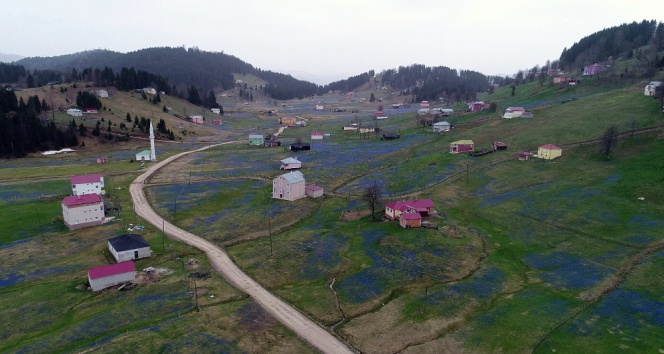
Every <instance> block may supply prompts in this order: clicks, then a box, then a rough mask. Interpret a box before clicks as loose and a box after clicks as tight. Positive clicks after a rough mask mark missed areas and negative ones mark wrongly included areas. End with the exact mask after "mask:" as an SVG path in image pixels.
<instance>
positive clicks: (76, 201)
mask: <svg viewBox="0 0 664 354" xmlns="http://www.w3.org/2000/svg"><path fill="white" fill-rule="evenodd" d="M62 219H63V220H64V222H65V225H66V226H67V227H68V228H69V230H77V229H82V228H84V227H91V226H97V225H101V224H103V223H104V203H103V202H102V200H101V197H100V196H99V195H97V194H83V195H72V196H69V197H65V198H64V199H63V200H62Z"/></svg>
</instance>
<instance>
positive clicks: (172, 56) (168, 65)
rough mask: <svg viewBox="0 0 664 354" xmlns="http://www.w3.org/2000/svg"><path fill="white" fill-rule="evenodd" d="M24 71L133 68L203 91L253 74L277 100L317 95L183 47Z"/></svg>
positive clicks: (95, 56)
mask: <svg viewBox="0 0 664 354" xmlns="http://www.w3.org/2000/svg"><path fill="white" fill-rule="evenodd" d="M17 64H20V65H23V66H24V67H25V68H26V69H27V70H29V71H32V70H57V71H61V72H63V73H65V75H68V73H71V72H72V70H73V69H76V70H78V71H81V70H84V69H85V68H104V67H109V68H111V69H113V70H114V71H119V70H120V69H121V68H122V67H127V68H130V67H134V68H135V69H136V70H144V71H148V72H151V73H154V74H157V75H161V76H165V77H167V78H168V80H169V81H170V82H171V83H174V84H177V85H181V86H185V87H188V86H191V85H194V86H197V87H199V88H201V89H203V90H204V91H208V90H211V89H221V90H225V89H230V88H232V87H233V86H234V84H235V82H234V80H233V74H234V73H235V74H253V75H255V76H257V77H259V78H261V79H263V80H265V81H267V82H269V83H270V85H269V87H268V88H264V89H266V91H267V93H268V94H270V95H271V96H272V97H274V98H277V99H289V98H294V97H305V96H311V95H313V94H314V93H316V89H317V86H316V85H315V84H312V83H309V82H306V81H301V80H297V79H295V78H293V77H292V76H290V75H284V74H280V73H275V72H272V71H266V70H261V69H257V68H254V67H253V66H252V65H250V64H248V63H245V62H244V61H242V60H240V59H238V58H236V57H234V56H231V55H228V54H224V53H220V52H206V51H202V50H199V49H198V48H189V49H185V48H182V47H178V48H171V47H161V48H147V49H141V50H138V51H135V52H129V53H126V54H123V53H118V52H113V51H108V50H92V51H85V52H80V53H75V54H68V55H61V56H57V57H48V58H44V57H35V58H24V59H21V60H19V61H18V62H17Z"/></svg>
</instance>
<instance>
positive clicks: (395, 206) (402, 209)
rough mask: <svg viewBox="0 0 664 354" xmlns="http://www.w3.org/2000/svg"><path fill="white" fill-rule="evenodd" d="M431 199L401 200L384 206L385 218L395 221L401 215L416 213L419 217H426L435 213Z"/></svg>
mask: <svg viewBox="0 0 664 354" xmlns="http://www.w3.org/2000/svg"><path fill="white" fill-rule="evenodd" d="M434 208H435V205H434V203H433V201H432V200H431V199H416V200H403V201H399V202H392V203H389V204H387V205H386V206H385V217H386V218H388V219H390V220H397V219H399V218H400V216H401V214H410V213H417V214H418V215H419V216H420V217H427V216H429V215H431V214H433V213H435V212H436V210H435V209H434Z"/></svg>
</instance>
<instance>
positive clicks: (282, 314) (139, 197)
mask: <svg viewBox="0 0 664 354" xmlns="http://www.w3.org/2000/svg"><path fill="white" fill-rule="evenodd" d="M228 143H230V142H227V143H223V144H228ZM218 145H221V144H215V145H210V146H206V147H203V148H201V149H197V150H192V151H187V152H183V153H180V154H177V155H175V156H171V157H169V158H167V159H165V160H164V161H161V162H158V163H156V164H154V165H151V166H150V167H149V168H148V169H147V170H146V171H145V173H143V174H141V175H140V176H138V177H137V178H136V179H135V180H134V181H133V182H132V184H131V186H130V187H129V191H130V193H131V197H132V199H133V201H134V210H135V211H136V214H137V215H138V216H140V217H142V218H143V219H145V220H146V221H147V222H149V223H150V224H152V225H154V226H155V227H157V228H162V226H163V229H164V233H165V234H166V235H168V237H170V238H172V239H174V240H178V241H182V242H184V243H187V244H189V245H191V246H194V247H196V248H198V249H200V250H201V251H203V252H205V254H206V255H207V256H208V258H209V259H210V263H211V264H212V267H214V269H215V270H216V271H217V272H218V273H219V274H221V275H222V276H223V277H224V278H225V279H226V280H227V281H228V282H229V283H230V284H232V285H233V286H234V287H236V288H237V289H239V290H240V291H243V292H245V293H246V294H248V295H249V296H251V297H252V298H253V299H254V301H256V302H257V303H259V304H260V305H261V306H262V307H263V308H264V309H265V310H266V311H268V312H269V313H270V314H271V315H272V316H273V317H275V318H276V319H277V320H279V321H280V322H281V323H283V324H284V325H285V326H286V327H288V328H290V329H291V330H292V331H293V332H295V333H296V334H297V335H298V336H299V337H300V338H302V339H303V340H305V341H307V342H308V343H309V344H311V345H312V346H313V347H315V348H317V349H318V350H320V351H321V352H323V353H353V351H351V350H350V349H349V348H348V347H347V346H346V345H345V344H344V343H343V342H341V341H340V340H339V339H337V338H336V337H335V336H333V335H332V334H331V333H329V332H328V331H326V330H325V329H323V328H322V327H320V326H319V325H317V324H316V323H315V322H313V321H312V320H311V319H309V318H308V317H307V316H305V315H303V314H302V313H301V312H300V311H298V310H296V309H295V308H294V307H292V306H291V305H289V304H288V303H286V302H284V301H283V300H281V299H279V298H278V297H276V296H274V295H273V294H272V293H270V292H269V291H267V290H266V289H264V288H263V287H262V286H261V285H260V284H258V283H257V282H256V281H254V280H253V279H251V278H250V277H249V276H248V275H246V274H245V273H244V272H243V271H242V270H241V269H240V268H239V267H238V266H237V265H236V264H235V263H234V262H233V261H232V260H231V259H230V257H229V256H228V254H226V252H225V251H224V250H222V249H221V248H219V247H217V246H216V245H214V244H213V243H211V242H209V241H207V240H205V239H203V238H201V237H198V236H196V235H194V234H192V233H190V232H187V231H185V230H182V229H180V228H178V227H176V226H175V225H173V224H171V223H169V222H168V221H166V220H164V219H163V218H162V217H161V216H159V215H158V214H157V213H156V212H155V211H154V210H153V209H152V207H151V206H150V204H149V203H148V201H147V199H146V198H145V195H144V194H143V186H144V183H145V181H146V180H147V179H148V178H149V177H150V176H151V175H152V174H154V173H155V172H157V170H159V168H161V167H163V166H165V165H167V164H168V163H170V162H171V161H173V160H175V159H177V158H179V157H181V156H184V155H186V154H189V153H193V152H198V151H203V150H206V149H208V148H211V147H215V146H218ZM162 223H163V224H162Z"/></svg>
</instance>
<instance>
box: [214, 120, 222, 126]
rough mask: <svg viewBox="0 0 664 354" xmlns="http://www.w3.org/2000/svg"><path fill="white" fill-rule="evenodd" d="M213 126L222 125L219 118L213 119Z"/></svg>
mask: <svg viewBox="0 0 664 354" xmlns="http://www.w3.org/2000/svg"><path fill="white" fill-rule="evenodd" d="M213 124H214V125H221V124H222V122H221V119H219V118H217V119H215V120H214V122H213Z"/></svg>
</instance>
